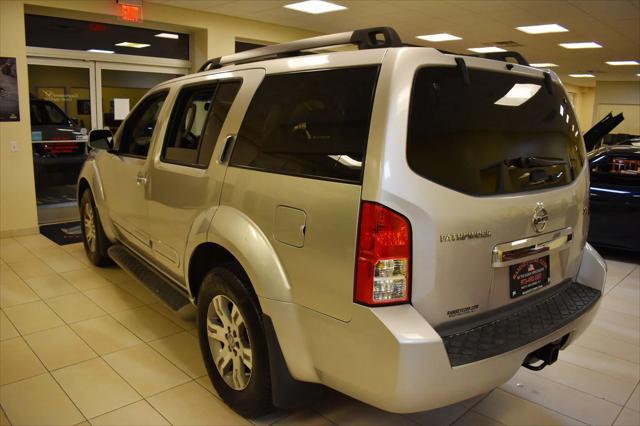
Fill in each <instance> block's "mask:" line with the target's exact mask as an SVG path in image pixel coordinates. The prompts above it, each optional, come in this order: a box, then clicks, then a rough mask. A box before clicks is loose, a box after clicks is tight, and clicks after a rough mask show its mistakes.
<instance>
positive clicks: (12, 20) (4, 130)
mask: <svg viewBox="0 0 640 426" xmlns="http://www.w3.org/2000/svg"><path fill="white" fill-rule="evenodd" d="M25 9H26V10H27V11H28V12H29V13H42V14H47V15H51V16H62V17H68V18H74V19H91V20H95V21H98V22H112V23H118V24H123V23H122V22H121V21H118V20H117V16H118V8H117V5H116V3H115V1H113V0H0V56H9V57H16V59H17V69H18V83H19V96H20V116H21V121H20V122H18V123H0V168H1V169H0V234H1V235H10V234H13V233H20V232H29V231H33V230H35V229H36V226H37V222H38V221H37V212H36V199H35V187H34V179H33V161H32V154H31V130H30V126H31V123H30V119H29V108H28V99H29V84H28V83H29V82H28V78H27V77H28V76H27V63H26V47H25V38H24V37H25V36H24V11H25ZM144 20H145V22H144V23H143V24H142V26H145V27H151V28H154V27H155V28H163V29H175V30H176V31H178V30H181V31H189V32H191V34H192V37H193V39H192V40H193V42H192V48H191V49H192V61H193V68H197V67H199V66H200V65H201V64H202V63H203V62H204V61H205V60H206V59H207V58H211V57H216V56H221V55H225V54H229V53H233V52H234V48H235V40H236V38H242V39H250V40H261V41H266V42H274V43H277V42H283V41H288V40H294V39H299V38H304V37H310V36H313V35H316V34H317V33H314V32H309V31H305V30H301V29H297V28H291V27H284V26H280V25H273V24H267V23H262V22H257V21H251V20H246V19H240V18H233V17H228V16H222V15H215V14H211V13H204V12H198V11H194V10H187V9H180V8H175V7H170V6H164V5H160V4H155V3H145V4H144ZM11 141H16V142H17V144H18V151H17V152H10V149H9V147H10V142H11Z"/></svg>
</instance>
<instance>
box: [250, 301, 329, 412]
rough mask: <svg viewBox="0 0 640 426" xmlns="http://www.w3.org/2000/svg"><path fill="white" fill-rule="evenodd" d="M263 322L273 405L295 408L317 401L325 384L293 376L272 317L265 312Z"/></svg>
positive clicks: (285, 408)
mask: <svg viewBox="0 0 640 426" xmlns="http://www.w3.org/2000/svg"><path fill="white" fill-rule="evenodd" d="M262 322H263V324H264V332H265V337H266V338H267V346H268V350H269V368H270V370H271V398H272V400H273V405H275V406H276V407H278V408H281V409H283V410H294V409H296V408H300V407H302V406H305V405H308V404H309V403H311V402H312V401H315V400H316V399H317V398H318V396H320V394H321V393H322V391H323V389H324V386H322V385H319V384H317V383H308V382H301V381H299V380H296V379H294V378H293V377H292V376H291V373H290V372H289V368H288V367H287V363H286V361H285V359H284V355H282V350H281V349H280V343H279V342H278V336H277V335H276V331H275V329H274V328H273V322H272V321H271V318H270V317H269V316H268V315H264V314H263V315H262Z"/></svg>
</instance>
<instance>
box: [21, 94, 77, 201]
mask: <svg viewBox="0 0 640 426" xmlns="http://www.w3.org/2000/svg"><path fill="white" fill-rule="evenodd" d="M30 110H31V140H32V144H33V164H34V170H35V179H36V186H37V187H38V188H42V187H48V186H57V185H67V184H75V181H76V179H77V178H78V174H79V173H80V169H81V168H82V164H83V163H84V160H85V159H86V157H87V129H85V128H83V127H81V126H80V125H79V124H78V123H77V122H76V121H75V120H73V119H71V118H69V116H67V114H65V112H64V111H63V110H62V109H61V108H60V107H59V106H58V105H56V104H55V103H53V102H51V101H47V100H44V99H33V98H32V99H31V100H30Z"/></svg>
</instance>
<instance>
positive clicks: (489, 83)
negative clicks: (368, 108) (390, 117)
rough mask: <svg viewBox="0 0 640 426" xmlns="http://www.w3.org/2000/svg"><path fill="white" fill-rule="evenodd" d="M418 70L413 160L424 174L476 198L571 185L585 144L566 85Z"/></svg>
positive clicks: (515, 76)
mask: <svg viewBox="0 0 640 426" xmlns="http://www.w3.org/2000/svg"><path fill="white" fill-rule="evenodd" d="M468 71H469V81H468V82H467V83H465V78H464V76H463V75H462V73H461V71H460V70H459V69H458V68H454V67H432V68H422V69H420V70H419V71H418V73H417V75H416V79H415V83H414V86H413V93H412V100H411V109H410V114H409V133H408V140H407V161H408V163H409V166H410V167H411V169H412V170H413V171H414V172H416V173H418V174H419V175H421V176H423V177H425V178H427V179H429V180H431V181H433V182H436V183H438V184H440V185H443V186H446V187H448V188H451V189H454V190H456V191H460V192H464V193H467V194H470V195H494V194H506V193H516V192H525V191H531V190H536V189H543V188H551V187H557V186H561V185H566V184H568V183H570V182H572V181H573V180H574V179H575V178H576V176H577V174H578V173H579V172H580V170H581V168H582V165H583V163H584V156H585V153H584V143H583V141H582V136H581V135H580V131H579V129H578V124H577V121H576V117H575V114H574V112H573V109H572V108H571V105H570V104H569V102H568V101H567V99H566V98H565V93H564V90H563V89H562V87H561V86H559V85H556V84H553V83H552V84H551V85H550V88H551V89H552V90H551V91H552V93H549V90H548V89H547V87H546V86H545V84H544V80H543V79H542V78H533V77H528V76H523V75H519V74H517V73H515V72H512V73H509V72H506V73H499V72H495V71H486V70H477V69H469V70H468Z"/></svg>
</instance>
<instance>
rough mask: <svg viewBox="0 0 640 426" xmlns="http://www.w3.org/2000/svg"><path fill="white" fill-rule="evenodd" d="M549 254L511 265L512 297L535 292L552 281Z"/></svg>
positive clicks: (510, 282) (510, 283) (510, 289)
mask: <svg viewBox="0 0 640 426" xmlns="http://www.w3.org/2000/svg"><path fill="white" fill-rule="evenodd" d="M550 276H551V275H550V273H549V256H544V257H540V258H537V259H532V260H527V261H526V262H521V263H517V264H515V265H511V266H509V291H510V293H509V295H510V296H511V298H512V299H515V298H516V297H520V296H524V295H526V294H529V293H531V292H534V291H536V290H538V289H540V288H542V287H544V286H546V285H548V284H549V282H550V281H551V278H550Z"/></svg>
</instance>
